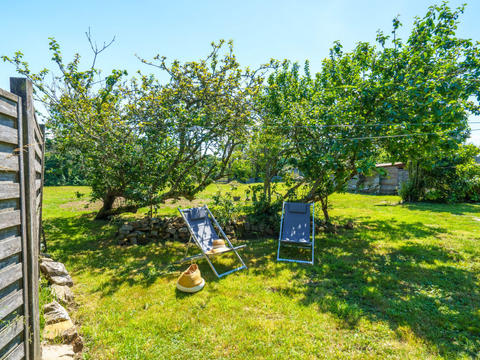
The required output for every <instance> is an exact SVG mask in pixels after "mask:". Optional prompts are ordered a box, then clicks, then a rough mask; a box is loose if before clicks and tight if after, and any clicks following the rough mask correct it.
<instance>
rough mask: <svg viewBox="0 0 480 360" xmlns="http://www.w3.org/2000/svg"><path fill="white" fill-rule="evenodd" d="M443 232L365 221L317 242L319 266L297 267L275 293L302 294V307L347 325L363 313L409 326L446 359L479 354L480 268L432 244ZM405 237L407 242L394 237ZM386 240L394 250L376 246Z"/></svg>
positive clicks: (400, 330) (399, 330) (400, 329)
mask: <svg viewBox="0 0 480 360" xmlns="http://www.w3.org/2000/svg"><path fill="white" fill-rule="evenodd" d="M444 232H446V230H445V229H441V228H433V229H432V228H426V227H424V226H421V224H411V223H410V224H405V223H401V222H395V221H388V222H385V221H375V222H368V221H363V222H362V224H361V225H360V226H358V227H357V228H356V230H355V231H345V232H344V233H342V234H339V235H337V236H334V235H330V236H326V237H325V238H324V239H322V240H320V241H317V244H316V259H315V266H308V265H304V266H302V265H297V264H295V265H294V266H293V264H292V265H291V266H292V269H295V270H294V271H296V273H297V276H296V278H295V284H294V285H292V286H290V287H289V288H282V289H274V291H275V292H277V291H280V292H282V293H283V294H284V295H287V296H292V295H296V296H297V297H298V295H301V296H300V298H301V300H300V302H301V304H303V305H311V304H315V305H317V307H318V309H319V311H322V312H329V313H332V314H333V315H335V317H337V319H338V320H339V323H340V324H341V326H344V327H346V328H352V329H353V328H355V327H357V326H358V324H359V322H360V321H361V319H362V318H367V319H369V320H370V321H382V322H385V323H388V324H389V326H390V328H391V329H393V330H394V331H395V332H396V334H397V336H398V337H399V338H400V339H402V338H403V337H404V336H408V334H406V333H405V331H407V332H408V331H411V332H413V333H414V334H415V335H416V336H418V337H420V338H422V339H424V340H425V341H426V342H427V343H429V344H431V345H433V346H435V347H436V348H437V349H438V351H439V353H440V354H441V355H443V356H446V357H454V358H457V357H462V356H467V357H470V356H473V357H475V356H478V354H479V352H480V311H479V310H478V307H479V304H480V291H479V285H478V284H479V279H480V268H479V267H478V266H477V267H475V266H473V267H471V268H469V269H468V270H467V269H465V268H461V267H459V266H457V265H456V263H457V262H458V261H460V260H462V258H463V257H462V255H461V254H459V253H457V252H455V251H453V250H447V249H445V248H443V247H440V246H435V245H431V244H428V243H427V237H430V236H435V235H439V234H441V233H444ZM400 238H401V239H403V240H406V241H403V242H395V241H393V242H392V240H397V239H400ZM382 239H383V240H388V242H389V243H390V244H391V245H392V247H387V248H380V249H378V248H376V247H375V246H374V245H373V242H374V241H377V240H382ZM409 239H411V240H409ZM414 239H415V241H414ZM423 239H425V243H422V240H423ZM405 329H408V330H405Z"/></svg>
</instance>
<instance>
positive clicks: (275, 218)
mask: <svg viewBox="0 0 480 360" xmlns="http://www.w3.org/2000/svg"><path fill="white" fill-rule="evenodd" d="M271 187H272V191H271V193H272V194H273V195H274V196H273V197H272V196H271V195H270V197H268V193H265V191H264V187H263V186H262V185H251V186H249V188H248V190H247V196H251V198H252V202H251V203H249V204H248V206H246V207H245V210H244V211H245V214H246V216H247V221H248V222H249V223H250V224H263V225H266V226H269V227H270V228H272V229H275V228H276V227H277V226H279V224H280V213H281V211H282V203H283V197H282V195H281V194H280V193H279V192H277V191H276V189H275V187H276V184H273V185H271Z"/></svg>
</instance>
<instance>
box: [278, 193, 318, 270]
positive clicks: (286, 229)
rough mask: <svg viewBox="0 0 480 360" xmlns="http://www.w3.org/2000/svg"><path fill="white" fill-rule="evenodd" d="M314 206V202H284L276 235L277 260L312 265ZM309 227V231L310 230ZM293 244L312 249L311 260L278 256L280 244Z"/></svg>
mask: <svg viewBox="0 0 480 360" xmlns="http://www.w3.org/2000/svg"><path fill="white" fill-rule="evenodd" d="M314 216H315V208H314V204H305V203H296V202H284V203H283V207H282V219H281V221H280V235H279V237H278V251H277V261H289V262H297V263H303V264H311V265H313V260H314V250H315V220H314ZM310 229H311V232H310ZM282 245H284V246H295V247H302V248H307V249H308V248H311V249H312V260H311V261H308V260H294V259H284V258H281V257H280V248H281V246H282Z"/></svg>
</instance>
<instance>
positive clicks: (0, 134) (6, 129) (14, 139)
mask: <svg viewBox="0 0 480 360" xmlns="http://www.w3.org/2000/svg"><path fill="white" fill-rule="evenodd" d="M0 141H1V142H4V143H7V144H12V145H18V131H17V129H14V128H11V127H10V126H5V125H0Z"/></svg>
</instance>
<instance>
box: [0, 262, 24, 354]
mask: <svg viewBox="0 0 480 360" xmlns="http://www.w3.org/2000/svg"><path fill="white" fill-rule="evenodd" d="M22 272H23V271H22V264H21V263H18V264H15V265H10V266H7V267H6V268H4V269H2V270H0V289H3V288H5V287H7V286H8V285H10V284H13V283H14V282H15V281H17V280H19V279H21V278H22ZM0 348H1V346H0Z"/></svg>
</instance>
